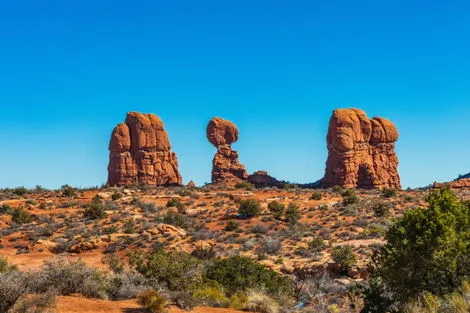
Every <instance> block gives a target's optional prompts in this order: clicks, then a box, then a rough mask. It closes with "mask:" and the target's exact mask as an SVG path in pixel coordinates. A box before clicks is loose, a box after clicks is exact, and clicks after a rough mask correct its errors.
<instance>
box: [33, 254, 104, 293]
mask: <svg viewBox="0 0 470 313" xmlns="http://www.w3.org/2000/svg"><path fill="white" fill-rule="evenodd" d="M51 289H54V290H56V291H57V293H58V294H59V295H64V296H66V295H70V294H73V293H78V294H82V295H83V296H85V297H88V298H100V299H106V298H107V291H108V280H107V277H106V275H105V273H104V272H101V271H99V270H96V269H94V268H92V267H89V266H87V265H86V264H85V263H83V262H82V261H81V260H78V261H72V260H70V259H68V258H66V257H57V258H54V259H51V260H48V261H45V262H44V266H43V267H42V268H41V270H40V271H39V272H38V273H36V275H35V276H34V280H33V282H32V291H33V292H41V293H42V292H47V291H48V290H51Z"/></svg>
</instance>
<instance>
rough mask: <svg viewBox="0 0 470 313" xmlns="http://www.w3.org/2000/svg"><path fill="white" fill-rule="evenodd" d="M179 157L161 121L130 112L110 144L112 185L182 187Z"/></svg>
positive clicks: (110, 182) (154, 117) (114, 133)
mask: <svg viewBox="0 0 470 313" xmlns="http://www.w3.org/2000/svg"><path fill="white" fill-rule="evenodd" d="M181 183H182V179H181V175H180V174H179V171H178V160H177V158H176V154H175V153H174V152H172V151H171V145H170V141H169V140H168V134H167V132H166V131H165V129H164V126H163V122H162V121H161V119H160V118H159V117H158V116H156V115H153V114H142V113H137V112H129V113H127V116H126V121H125V123H121V124H118V125H117V126H116V127H115V128H114V130H113V133H112V135H111V141H110V143H109V165H108V185H110V186H121V185H134V184H145V185H153V186H169V185H181Z"/></svg>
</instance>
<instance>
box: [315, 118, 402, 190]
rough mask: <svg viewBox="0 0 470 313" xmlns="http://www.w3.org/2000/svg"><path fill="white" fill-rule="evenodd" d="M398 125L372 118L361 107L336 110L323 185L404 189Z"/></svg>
mask: <svg viewBox="0 0 470 313" xmlns="http://www.w3.org/2000/svg"><path fill="white" fill-rule="evenodd" d="M397 140H398V131H397V129H396V127H395V125H394V124H393V123H392V122H391V121H389V120H387V119H385V118H381V117H374V118H372V119H369V118H368V117H367V116H366V114H365V112H364V111H362V110H359V109H337V110H335V111H333V115H332V116H331V119H330V124H329V128H328V135H327V145H328V159H327V162H326V170H325V176H324V177H323V179H322V180H321V181H320V185H321V186H322V187H331V186H335V185H338V186H341V187H345V188H365V189H383V188H395V189H401V185H400V176H399V174H398V169H397V168H398V157H397V155H396V153H395V142H396V141H397Z"/></svg>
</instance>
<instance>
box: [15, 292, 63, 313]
mask: <svg viewBox="0 0 470 313" xmlns="http://www.w3.org/2000/svg"><path fill="white" fill-rule="evenodd" d="M55 297H56V295H55V293H54V292H53V291H48V292H46V293H43V294H35V295H25V296H23V297H22V298H20V299H19V300H18V301H17V302H16V303H15V305H14V306H13V308H12V309H11V310H10V311H9V312H10V313H52V312H55V310H54V307H55Z"/></svg>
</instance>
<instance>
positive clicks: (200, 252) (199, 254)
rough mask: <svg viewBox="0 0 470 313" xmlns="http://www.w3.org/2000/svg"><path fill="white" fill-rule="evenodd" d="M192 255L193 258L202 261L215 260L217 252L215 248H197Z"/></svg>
mask: <svg viewBox="0 0 470 313" xmlns="http://www.w3.org/2000/svg"><path fill="white" fill-rule="evenodd" d="M191 255H192V256H193V257H196V258H198V259H200V260H204V261H207V260H213V259H215V258H216V257H217V252H216V251H215V247H214V246H209V247H202V246H200V247H197V248H196V249H194V250H193V252H191Z"/></svg>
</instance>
